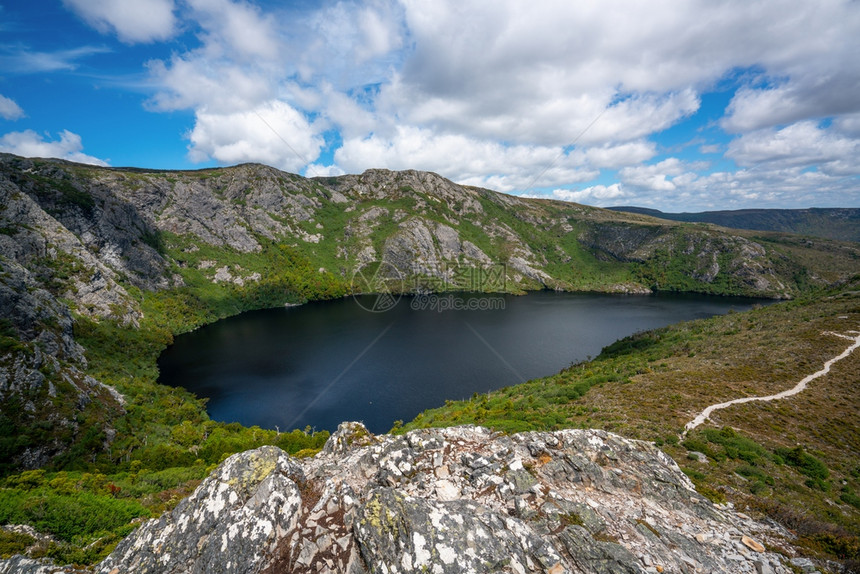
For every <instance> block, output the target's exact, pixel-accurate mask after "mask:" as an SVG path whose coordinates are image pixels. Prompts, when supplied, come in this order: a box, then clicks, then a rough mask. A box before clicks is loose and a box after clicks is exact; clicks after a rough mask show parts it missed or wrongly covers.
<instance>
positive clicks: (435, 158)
mask: <svg viewBox="0 0 860 574" xmlns="http://www.w3.org/2000/svg"><path fill="white" fill-rule="evenodd" d="M335 161H336V163H337V165H338V166H340V167H341V168H342V169H345V170H347V171H351V172H355V171H362V170H364V169H366V168H367V167H372V166H386V167H388V168H390V169H411V168H414V167H415V166H416V165H419V166H422V167H421V169H426V170H429V171H435V172H438V173H441V174H444V175H445V176H446V177H449V178H452V179H454V180H456V181H459V182H461V183H465V184H467V185H476V186H483V187H490V188H492V189H496V190H499V191H513V190H517V189H520V190H522V189H529V188H533V187H548V186H553V185H559V184H562V183H569V182H578V181H588V180H590V179H593V178H594V177H597V175H599V172H598V171H597V170H594V169H591V168H586V167H585V166H582V165H581V158H579V157H577V156H573V155H569V154H565V153H564V152H563V150H562V149H561V148H552V147H538V146H513V145H512V146H506V145H504V144H501V143H499V142H495V141H491V140H482V139H477V138H470V137H467V136H463V135H455V134H444V135H440V134H437V133H435V132H433V131H432V130H429V129H421V128H416V127H413V126H396V127H395V128H394V130H393V132H392V133H384V134H380V135H375V134H374V135H372V136H370V137H367V138H353V139H349V140H346V141H344V142H343V146H342V147H341V148H339V149H338V150H337V151H336V152H335Z"/></svg>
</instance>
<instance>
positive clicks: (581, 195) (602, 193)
mask: <svg viewBox="0 0 860 574" xmlns="http://www.w3.org/2000/svg"><path fill="white" fill-rule="evenodd" d="M530 197H546V196H543V195H532V196H530ZM550 197H551V198H552V199H559V200H561V201H572V202H575V203H586V204H588V205H597V206H610V205H616V204H617V203H618V201H619V200H621V199H624V198H626V197H629V194H628V193H627V192H626V191H625V190H624V188H623V187H622V186H621V184H620V183H613V184H611V185H592V186H590V187H586V188H584V189H580V190H572V189H554V190H553V191H552V192H551V193H550Z"/></svg>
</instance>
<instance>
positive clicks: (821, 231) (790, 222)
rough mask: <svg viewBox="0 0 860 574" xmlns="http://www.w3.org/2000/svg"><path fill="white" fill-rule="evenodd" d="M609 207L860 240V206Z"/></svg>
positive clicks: (738, 226)
mask: <svg viewBox="0 0 860 574" xmlns="http://www.w3.org/2000/svg"><path fill="white" fill-rule="evenodd" d="M607 209H610V210H612V211H621V212H625V213H638V214H642V215H650V216H652V217H658V218H660V219H668V220H671V221H688V222H701V223H713V224H716V225H720V226H722V227H730V228H733V229H753V230H758V231H779V232H784V233H797V234H800V235H811V236H813V237H824V238H826V239H836V240H839V241H860V208H815V207H813V208H810V209H739V210H735V211H704V212H702V213H664V212H662V211H659V210H657V209H648V208H646V207H632V206H620V207H608V208H607Z"/></svg>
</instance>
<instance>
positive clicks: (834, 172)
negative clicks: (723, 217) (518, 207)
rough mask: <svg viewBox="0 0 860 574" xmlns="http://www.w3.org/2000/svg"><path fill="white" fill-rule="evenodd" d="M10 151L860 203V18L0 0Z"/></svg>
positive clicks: (613, 5)
mask: <svg viewBox="0 0 860 574" xmlns="http://www.w3.org/2000/svg"><path fill="white" fill-rule="evenodd" d="M0 152H7V153H14V154H18V155H23V156H28V157H58V158H64V159H68V160H72V161H77V162H84V163H92V164H98V165H110V166H114V167H127V166H133V167H146V168H159V169H198V168H205V167H212V166H226V165H235V164H238V163H244V162H259V163H264V164H267V165H271V166H274V167H277V168H279V169H282V170H285V171H289V172H293V173H300V174H302V175H305V176H309V177H316V176H329V175H339V174H343V173H361V172H362V171H364V170H366V169H370V168H387V169H393V170H402V169H418V170H427V171H433V172H436V173H438V174H440V175H442V176H444V177H447V178H449V179H451V180H454V181H456V182H458V183H463V184H468V185H476V186H481V187H486V188H490V189H494V190H497V191H502V192H505V193H510V194H513V195H522V196H528V197H546V198H554V199H560V200H566V201H574V202H578V203H584V204H588V205H597V206H610V205H638V206H643V207H651V208H655V209H661V210H663V211H704V210H714V209H742V208H806V207H860V2H858V1H857V0H810V1H807V2H797V0H767V1H760V2H758V1H754V0H723V1H719V2H714V1H713V0H648V1H641V2H636V1H633V0H576V1H572V0H558V1H555V0H531V1H529V2H523V1H522V0H492V1H489V0H486V1H485V0H432V1H427V0H368V1H366V2H350V1H327V0H322V1H310V0H296V1H293V2H284V1H278V2H275V1H268V0H0Z"/></svg>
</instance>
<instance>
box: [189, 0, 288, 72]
mask: <svg viewBox="0 0 860 574" xmlns="http://www.w3.org/2000/svg"><path fill="white" fill-rule="evenodd" d="M186 1H187V2H188V3H189V4H190V5H191V7H192V8H193V10H194V11H195V16H196V18H197V20H198V22H199V23H200V25H201V26H202V27H203V29H204V30H205V31H206V39H205V44H206V46H207V49H208V50H209V51H211V52H214V53H215V55H218V56H221V55H223V54H222V52H223V53H227V54H229V55H230V57H232V58H236V59H240V60H250V59H254V58H263V59H267V60H270V59H274V58H276V57H277V56H278V53H279V47H280V46H279V44H280V42H279V40H278V34H277V29H276V26H275V20H274V18H273V17H272V16H271V15H266V14H263V13H262V12H261V10H260V9H259V8H257V7H256V6H254V5H253V4H251V3H249V2H242V1H239V2H234V1H231V0H186Z"/></svg>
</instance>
